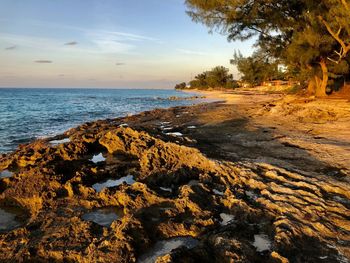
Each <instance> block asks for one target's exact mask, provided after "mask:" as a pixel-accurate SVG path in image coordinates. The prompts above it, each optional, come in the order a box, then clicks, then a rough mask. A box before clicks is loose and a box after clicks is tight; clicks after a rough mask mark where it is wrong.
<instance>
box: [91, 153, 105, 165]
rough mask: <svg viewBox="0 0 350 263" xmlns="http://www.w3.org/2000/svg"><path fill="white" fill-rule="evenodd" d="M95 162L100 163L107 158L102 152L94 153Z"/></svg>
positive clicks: (93, 159) (93, 160)
mask: <svg viewBox="0 0 350 263" xmlns="http://www.w3.org/2000/svg"><path fill="white" fill-rule="evenodd" d="M91 161H92V162H93V163H100V162H104V161H106V158H104V157H103V155H102V153H100V154H98V155H94V156H93V157H92V159H91Z"/></svg>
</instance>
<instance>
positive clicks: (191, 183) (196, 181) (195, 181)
mask: <svg viewBox="0 0 350 263" xmlns="http://www.w3.org/2000/svg"><path fill="white" fill-rule="evenodd" d="M188 185H189V186H193V185H199V181H198V180H191V181H189V182H188Z"/></svg>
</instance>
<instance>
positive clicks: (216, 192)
mask: <svg viewBox="0 0 350 263" xmlns="http://www.w3.org/2000/svg"><path fill="white" fill-rule="evenodd" d="M213 193H214V194H216V195H221V196H223V195H224V192H221V191H219V190H217V189H213Z"/></svg>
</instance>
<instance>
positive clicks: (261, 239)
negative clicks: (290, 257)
mask: <svg viewBox="0 0 350 263" xmlns="http://www.w3.org/2000/svg"><path fill="white" fill-rule="evenodd" d="M253 246H254V247H256V251H258V252H263V251H266V250H270V249H271V241H270V239H269V237H268V236H267V235H262V234H260V235H254V243H253Z"/></svg>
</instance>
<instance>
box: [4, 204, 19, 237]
mask: <svg viewBox="0 0 350 263" xmlns="http://www.w3.org/2000/svg"><path fill="white" fill-rule="evenodd" d="M20 226H21V223H20V222H18V221H17V220H16V214H15V213H11V212H10V211H5V210H4V209H2V208H0V233H1V232H6V231H10V230H13V229H15V228H17V227H20Z"/></svg>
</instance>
